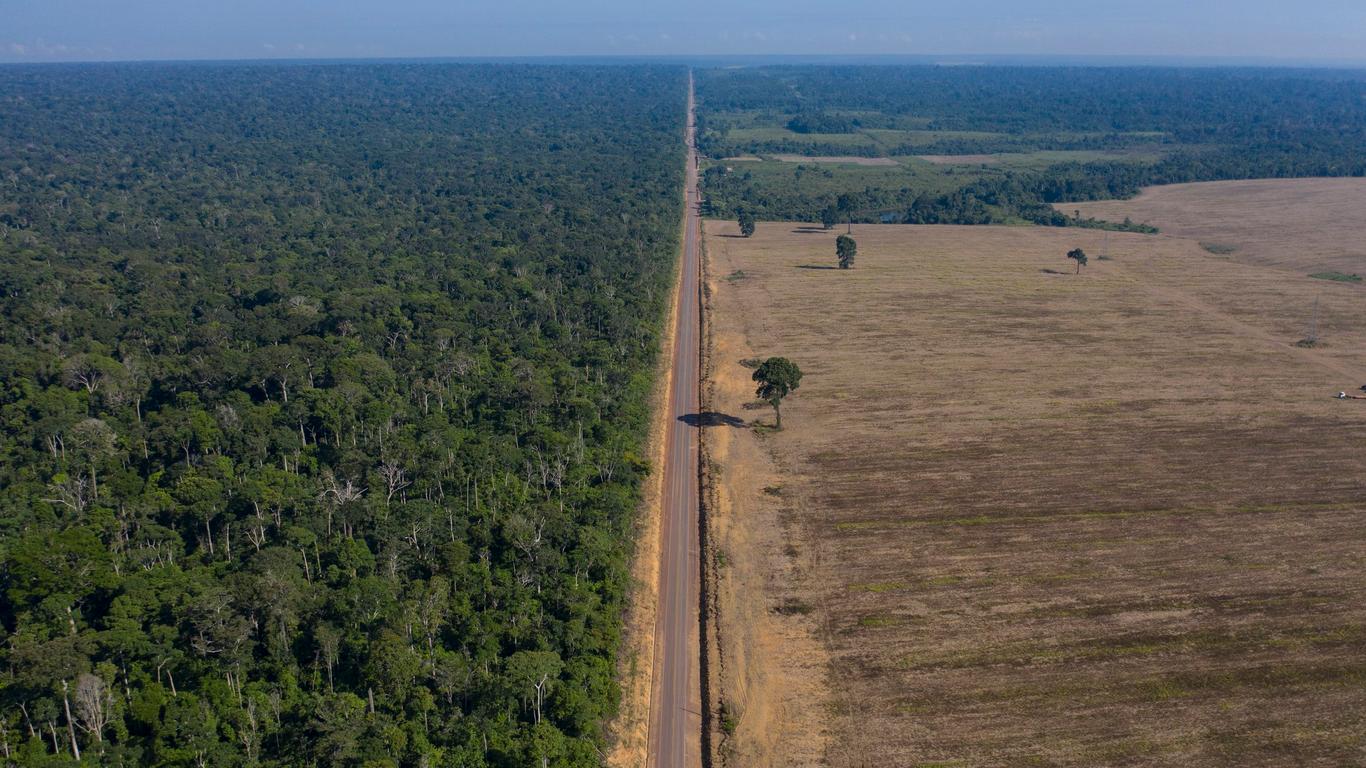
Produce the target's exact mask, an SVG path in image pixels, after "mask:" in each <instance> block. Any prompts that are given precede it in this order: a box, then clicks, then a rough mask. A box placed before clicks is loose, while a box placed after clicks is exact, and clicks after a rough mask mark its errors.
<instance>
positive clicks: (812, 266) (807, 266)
mask: <svg viewBox="0 0 1366 768" xmlns="http://www.w3.org/2000/svg"><path fill="white" fill-rule="evenodd" d="M797 269H839V267H832V266H830V265H828V264H798V265H797Z"/></svg>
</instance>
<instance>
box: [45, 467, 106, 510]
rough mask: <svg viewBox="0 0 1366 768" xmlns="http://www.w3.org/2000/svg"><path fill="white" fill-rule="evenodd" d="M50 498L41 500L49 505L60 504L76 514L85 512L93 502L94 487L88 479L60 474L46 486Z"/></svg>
mask: <svg viewBox="0 0 1366 768" xmlns="http://www.w3.org/2000/svg"><path fill="white" fill-rule="evenodd" d="M48 490H49V491H50V492H51V493H52V498H47V499H43V501H46V502H48V503H49V504H61V505H62V506H64V507H69V508H70V509H71V510H73V511H74V512H76V513H77V514H81V513H83V512H85V510H86V508H87V507H89V506H90V503H91V502H92V501H94V500H95V493H94V486H93V485H92V484H91V482H90V478H87V477H80V476H72V475H66V474H61V475H57V476H56V477H54V478H53V479H52V483H51V484H50V485H49V486H48Z"/></svg>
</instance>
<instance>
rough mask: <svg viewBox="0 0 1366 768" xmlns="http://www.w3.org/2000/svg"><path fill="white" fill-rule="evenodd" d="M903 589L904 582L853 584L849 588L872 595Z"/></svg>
mask: <svg viewBox="0 0 1366 768" xmlns="http://www.w3.org/2000/svg"><path fill="white" fill-rule="evenodd" d="M905 588H906V582H904V581H880V582H875V583H872V584H855V585H853V586H852V587H850V589H853V590H857V591H859V592H872V593H874V594H881V593H883V592H896V591H897V590H901V589H905Z"/></svg>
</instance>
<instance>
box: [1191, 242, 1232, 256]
mask: <svg viewBox="0 0 1366 768" xmlns="http://www.w3.org/2000/svg"><path fill="white" fill-rule="evenodd" d="M1200 247H1201V248H1204V249H1205V250H1206V251H1208V252H1209V253H1212V254H1214V255H1215V256H1227V255H1229V254H1230V253H1237V252H1238V246H1236V245H1229V244H1228V243H1207V242H1204V241H1201V243H1200Z"/></svg>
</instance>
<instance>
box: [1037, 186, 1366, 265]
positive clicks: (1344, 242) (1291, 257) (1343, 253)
mask: <svg viewBox="0 0 1366 768" xmlns="http://www.w3.org/2000/svg"><path fill="white" fill-rule="evenodd" d="M1058 207H1059V208H1060V209H1063V211H1064V212H1065V213H1072V212H1073V210H1080V211H1081V212H1082V215H1083V216H1089V217H1095V218H1098V219H1108V220H1112V221H1123V220H1124V219H1125V218H1126V217H1127V218H1131V219H1132V220H1133V221H1136V222H1139V223H1146V224H1152V225H1153V226H1156V227H1158V228H1160V229H1161V230H1162V232H1163V234H1167V235H1172V236H1176V237H1183V238H1190V239H1194V240H1197V241H1199V242H1202V243H1204V244H1205V245H1206V246H1208V247H1209V248H1210V249H1211V250H1213V251H1214V252H1216V253H1218V254H1220V255H1227V256H1229V257H1230V258H1233V259H1236V260H1239V261H1246V262H1249V263H1253V264H1265V265H1269V266H1277V267H1283V268H1285V269H1293V270H1296V271H1299V272H1303V273H1305V274H1313V273H1319V272H1325V271H1337V272H1340V273H1343V274H1359V273H1366V237H1363V236H1362V235H1366V232H1363V231H1362V229H1361V227H1362V225H1361V216H1362V212H1363V211H1366V179H1361V178H1347V179H1254V180H1252V181H1213V182H1205V183H1200V184H1172V185H1169V186H1161V187H1151V188H1149V189H1145V190H1144V191H1143V193H1142V194H1141V195H1139V196H1138V197H1136V198H1134V199H1133V200H1105V201H1100V202H1093V203H1080V204H1062V205H1059V206H1058ZM1354 234H1355V236H1353V235H1354Z"/></svg>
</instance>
